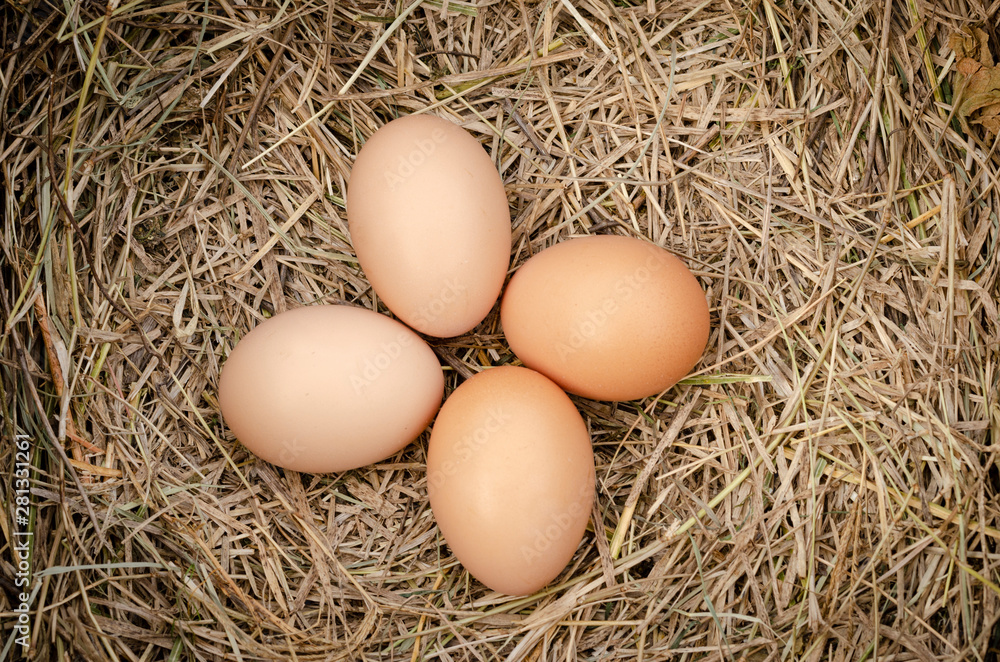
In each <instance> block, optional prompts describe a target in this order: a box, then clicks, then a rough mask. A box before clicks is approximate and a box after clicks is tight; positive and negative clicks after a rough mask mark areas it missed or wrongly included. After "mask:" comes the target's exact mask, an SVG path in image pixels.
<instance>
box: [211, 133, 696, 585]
mask: <svg viewBox="0 0 1000 662" xmlns="http://www.w3.org/2000/svg"><path fill="white" fill-rule="evenodd" d="M347 218H348V224H349V227H350V233H351V241H352V243H353V245H354V249H355V251H356V253H357V257H358V261H359V263H360V265H361V266H362V268H363V269H364V271H365V274H366V275H367V277H368V279H369V281H370V283H371V285H372V288H373V289H374V291H375V293H376V294H378V296H379V297H381V299H382V301H383V302H384V303H385V305H386V306H387V307H388V308H389V310H391V311H392V312H393V313H394V314H395V315H396V317H398V318H399V320H401V321H402V322H403V323H400V322H397V321H395V320H393V319H391V318H389V317H387V316H384V315H380V314H378V313H375V312H372V311H370V310H367V309H363V308H358V307H352V306H307V307H302V308H297V309H294V310H291V311H288V312H285V313H282V314H280V315H276V316H275V317H273V318H271V319H269V320H267V321H265V322H263V323H261V324H259V325H258V326H257V327H256V328H255V329H254V330H252V331H251V332H250V333H248V334H247V335H246V336H245V337H244V338H243V339H242V340H241V341H240V342H239V343H238V344H237V346H236V347H235V348H234V349H233V351H232V353H231V354H230V356H229V358H228V359H227V361H226V363H225V366H224V368H223V371H222V375H221V377H220V381H219V402H220V406H221V409H222V413H223V416H224V417H225V420H226V422H227V424H228V425H229V427H230V429H231V430H232V431H233V433H234V434H235V435H236V437H237V438H238V439H239V440H240V442H241V443H243V444H244V445H245V446H246V447H247V448H248V449H250V450H251V451H253V452H254V453H255V454H256V455H257V456H258V457H260V458H262V459H264V460H266V461H268V462H272V463H274V464H276V465H278V466H281V467H285V468H287V469H292V470H295V471H303V472H310V473H325V472H332V471H345V470H348V469H354V468H357V467H361V466H365V465H367V464H371V463H374V462H378V461H381V460H384V459H386V458H388V457H390V456H392V455H393V454H395V453H396V452H398V451H399V450H401V449H402V448H403V447H405V446H406V445H407V444H409V443H410V442H411V441H413V440H414V439H416V438H417V437H418V436H419V435H420V434H421V433H422V432H423V431H424V430H425V429H426V427H427V426H428V425H429V424H430V423H431V421H432V420H434V426H433V429H432V430H431V435H430V441H429V443H428V450H427V491H428V496H429V499H430V504H431V510H432V511H433V513H434V517H435V520H436V521H437V524H438V527H439V528H440V530H441V533H442V535H443V536H444V538H445V540H446V541H447V543H448V545H449V546H450V547H451V549H452V551H453V552H454V554H455V555H456V556H457V557H458V559H459V560H460V561H461V562H462V564H463V565H464V566H465V568H466V569H467V570H469V572H470V573H471V574H472V575H473V576H474V577H476V578H477V579H479V580H480V581H481V582H483V583H484V584H486V585H487V586H489V587H490V588H492V589H494V590H496V591H500V592H503V593H507V594H511V595H527V594H530V593H533V592H535V591H537V590H538V589H540V588H542V587H543V586H545V585H546V584H547V583H549V582H550V581H551V580H552V579H554V578H555V577H556V576H557V575H558V574H559V573H560V572H561V571H562V570H563V568H565V566H566V564H567V563H568V562H569V561H570V559H571V558H572V556H573V553H574V552H575V550H576V548H577V547H578V546H579V544H580V541H581V540H582V538H583V535H584V532H585V530H586V526H587V521H588V519H589V517H590V514H591V510H592V508H593V499H594V491H595V490H594V487H595V469H594V454H593V449H592V447H591V441H590V434H589V432H588V430H587V426H586V424H585V422H584V420H583V418H582V417H581V416H580V413H579V412H578V411H577V409H576V407H575V405H574V404H573V402H572V401H571V400H570V399H569V397H568V396H567V395H566V392H569V393H573V394H576V395H580V396H583V397H587V398H592V399H597V400H634V399H639V398H644V397H648V396H652V395H656V394H658V393H661V392H663V391H665V390H666V389H668V388H670V387H671V386H673V385H674V384H675V383H676V382H677V381H678V380H679V379H681V378H682V377H683V376H684V375H686V374H687V373H688V372H690V370H691V369H692V368H693V367H694V365H695V364H696V363H697V362H698V360H699V359H700V358H701V355H702V352H704V349H705V345H706V343H707V342H708V333H709V313H708V304H707V302H706V299H705V293H704V291H703V290H702V288H701V285H700V284H699V283H698V281H697V279H696V278H695V277H694V275H693V274H692V273H691V272H690V271H688V269H687V268H686V267H685V266H684V264H683V263H682V262H681V261H680V260H678V259H677V258H675V257H674V256H672V255H671V254H670V253H668V252H667V251H666V250H664V249H662V248H660V247H658V246H655V245H653V244H650V243H648V242H646V241H643V240H640V239H635V238H629V237H621V236H591V237H580V238H575V239H570V240H567V241H564V242H562V243H560V244H557V245H555V246H552V247H551V248H548V249H546V250H544V251H542V252H540V253H538V254H537V255H535V256H533V257H531V258H530V259H528V260H527V261H526V262H525V263H524V264H523V265H521V267H520V268H519V269H518V270H517V272H516V273H515V274H514V276H513V277H512V278H511V280H510V282H509V283H508V285H507V290H506V292H505V293H504V295H503V299H502V302H501V306H500V318H501V324H502V326H503V332H504V336H505V338H506V339H507V342H508V344H509V346H510V348H511V350H512V351H513V352H514V354H516V356H517V357H518V358H519V359H520V361H521V362H522V363H523V364H524V366H526V367H513V366H501V367H494V368H489V369H485V370H483V371H482V372H480V373H479V374H477V375H476V376H474V377H472V378H470V379H468V380H466V381H465V382H464V383H463V384H462V385H460V386H459V387H458V388H457V389H455V390H454V392H452V393H451V395H450V396H449V397H448V399H447V401H446V402H445V403H444V405H443V406H442V405H441V399H442V396H443V394H444V378H443V374H442V370H441V365H440V363H439V362H438V360H437V357H436V356H435V354H434V352H433V350H432V349H431V348H430V347H429V346H428V345H427V343H426V342H425V341H424V340H423V339H422V338H421V337H420V336H419V335H418V334H417V333H415V332H414V330H416V331H418V332H420V333H423V334H425V335H428V336H435V337H441V338H447V337H453V336H457V335H460V334H463V333H466V332H468V331H470V330H471V329H473V328H474V327H475V326H476V325H477V324H479V323H480V322H481V321H482V320H483V319H484V318H485V317H486V315H487V314H488V313H489V311H490V310H491V309H492V308H493V306H494V305H495V303H496V301H497V299H498V298H499V296H500V292H501V289H502V288H503V283H504V280H505V278H506V275H507V270H508V267H509V261H510V253H511V225H510V216H509V210H508V206H507V197H506V193H505V191H504V186H503V182H502V181H501V179H500V176H499V173H498V172H497V170H496V167H495V166H494V164H493V161H492V160H491V159H490V157H489V156H488V155H487V154H486V152H485V150H483V148H482V146H481V145H480V144H479V143H478V142H477V141H476V140H475V139H474V138H473V137H472V136H471V135H470V134H468V133H467V132H466V131H465V130H464V129H462V128H461V127H459V126H457V125H455V124H453V123H451V122H449V121H447V120H444V119H441V118H437V117H432V116H427V115H411V116H407V117H403V118H400V119H397V120H394V121H392V122H390V123H388V124H387V125H385V126H384V127H382V128H381V129H379V130H378V131H377V132H375V134H374V135H373V136H372V137H371V138H370V139H369V140H368V142H367V143H366V144H365V146H364V147H363V148H362V150H361V152H360V153H359V154H358V157H357V159H356V161H355V165H354V169H353V172H352V173H351V181H350V188H349V191H348V194H347ZM404 323H405V324H404ZM411 329H413V330H411ZM439 409H440V411H438V410H439ZM435 416H436V420H435Z"/></svg>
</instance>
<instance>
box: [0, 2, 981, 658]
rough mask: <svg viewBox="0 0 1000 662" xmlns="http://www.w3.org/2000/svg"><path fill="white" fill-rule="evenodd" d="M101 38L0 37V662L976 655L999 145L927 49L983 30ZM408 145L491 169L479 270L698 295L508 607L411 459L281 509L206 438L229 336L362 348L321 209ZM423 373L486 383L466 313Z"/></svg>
mask: <svg viewBox="0 0 1000 662" xmlns="http://www.w3.org/2000/svg"><path fill="white" fill-rule="evenodd" d="M109 7H110V11H106V10H105V6H104V5H103V4H102V3H97V2H82V1H75V2H69V1H67V2H65V3H55V2H52V0H28V1H26V2H20V1H17V0H5V2H4V4H3V8H2V9H0V42H2V44H3V46H2V48H3V51H2V57H0V91H2V96H0V101H2V103H0V120H2V122H3V125H2V130H0V179H2V190H3V197H2V201H3V227H2V238H0V241H2V249H3V253H2V255H3V257H2V260H3V263H2V269H3V272H2V279H0V301H2V311H3V313H2V317H3V320H4V327H3V336H2V339H0V373H2V375H3V379H2V382H0V384H2V386H0V388H2V389H3V390H2V396H3V397H2V398H0V402H2V407H3V409H2V411H0V414H2V416H3V423H2V433H3V439H4V443H3V446H2V449H3V451H2V458H3V467H4V470H5V472H6V474H7V476H9V477H10V478H8V479H7V480H8V481H9V482H10V488H8V485H5V486H4V489H3V490H0V494H3V495H4V505H5V506H6V507H5V510H4V514H5V517H4V518H3V519H2V522H0V524H2V526H0V528H2V534H3V537H4V541H5V547H4V548H3V559H2V562H0V566H2V573H0V576H2V577H3V580H2V582H0V583H2V585H3V587H4V591H2V592H0V611H2V612H3V614H2V618H3V623H4V632H5V633H7V632H10V631H11V630H9V629H8V625H7V624H8V623H10V624H13V623H14V621H15V617H14V610H15V609H16V608H17V606H18V599H19V598H18V592H19V591H20V590H22V589H20V588H18V587H17V586H16V584H15V581H14V580H15V577H16V571H17V561H16V558H15V554H14V549H13V545H14V544H16V542H17V540H18V538H17V537H15V533H16V532H18V531H22V530H30V531H31V532H32V533H33V538H32V539H33V541H34V545H33V547H32V549H31V565H32V568H33V571H34V575H33V578H32V584H31V588H32V590H33V595H32V601H31V612H30V624H31V627H30V630H31V635H30V637H31V639H30V641H31V649H30V651H27V652H25V651H24V650H23V649H22V648H21V647H20V646H19V645H17V644H16V643H14V641H13V638H5V639H4V641H3V644H2V645H3V646H7V648H5V649H2V650H3V651H5V652H4V654H3V655H0V658H2V657H11V658H13V659H17V658H18V656H22V655H23V656H24V657H25V659H35V660H59V661H63V660H121V661H140V660H141V661H143V662H145V661H147V660H161V659H166V660H245V661H250V660H299V661H306V660H310V661H319V660H338V659H386V660H390V659H391V660H417V659H441V660H459V659H473V660H492V659H507V660H564V659H574V658H578V659H630V660H631V659H638V660H647V661H650V660H665V659H703V660H714V659H720V660H722V659H724V660H748V661H749V660H755V661H756V660H821V659H831V660H860V659H878V660H909V659H917V660H925V661H927V660H945V659H949V660H951V659H984V657H992V658H994V659H995V656H996V651H995V649H993V650H991V648H990V647H991V646H996V645H997V642H998V641H1000V637H998V636H997V635H995V634H994V632H995V626H996V623H997V618H998V615H1000V612H998V609H1000V588H998V586H997V582H998V565H1000V556H998V553H997V538H998V536H1000V531H998V529H1000V514H998V511H997V507H996V505H995V504H996V497H997V492H998V488H1000V471H998V468H997V451H996V444H997V443H998V440H1000V396H998V392H1000V349H998V347H1000V326H998V314H997V298H998V293H1000V286H998V279H1000V258H998V241H1000V240H998V238H1000V221H998V216H997V214H998V210H1000V187H998V172H1000V150H998V148H997V142H996V139H995V138H994V137H992V136H990V135H989V134H987V133H986V132H985V130H984V128H983V126H979V125H975V124H973V125H971V126H972V128H971V129H968V132H967V131H966V127H968V126H970V125H968V124H963V123H962V122H960V121H959V120H960V119H963V118H958V117H956V116H955V115H954V113H953V112H952V108H954V107H956V103H957V102H958V100H956V98H955V95H956V84H955V77H954V73H955V71H954V64H955V58H954V55H953V54H952V52H951V50H950V49H949V48H948V46H947V44H948V40H949V37H950V36H951V35H952V34H954V33H955V32H956V31H958V30H960V29H962V28H964V27H967V26H972V25H979V26H980V27H983V28H984V29H985V30H986V32H987V33H988V36H989V39H990V43H991V44H992V47H993V48H994V50H996V49H997V48H998V47H1000V34H998V32H997V29H996V26H997V24H998V23H997V16H998V14H997V12H998V3H996V2H994V3H992V4H989V3H987V2H983V1H982V0H941V1H940V2H934V3H931V2H926V1H922V0H907V1H906V2H903V1H902V0H897V1H896V2H892V1H891V0H887V1H886V2H885V3H872V2H858V3H855V2H850V3H846V4H840V3H836V2H830V1H828V0H803V2H798V3H789V2H777V3H774V2H768V1H767V0H765V1H763V2H756V1H753V2H745V3H736V2H728V1H726V0H719V1H717V2H712V1H701V0H679V1H677V2H670V3H657V2H655V1H653V0H649V1H646V2H634V3H631V4H630V3H626V2H614V3H605V2H596V1H595V0H581V1H579V2H566V1H565V0H561V1H554V0H553V1H551V2H545V3H525V2H521V1H520V0H491V1H489V2H479V3H473V2H451V3H450V4H448V5H447V6H446V7H442V3H441V1H440V0H437V1H435V0H424V1H423V2H421V1H419V0H416V1H414V2H411V3H395V4H394V3H386V2H362V1H360V0H359V1H357V2H353V3H347V4H342V3H334V2H330V3H319V2H292V3H284V2H259V3H246V2H243V1H242V0H237V1H235V2H215V1H214V0H205V1H203V2H195V1H192V0H179V1H178V2H174V3H172V4H169V5H161V4H159V3H143V2H134V3H120V2H112V3H110V6H109ZM404 12H408V15H407V16H406V17H405V19H403V20H399V19H397V18H396V17H402V16H403V14H404ZM938 83H940V85H939V84H938ZM410 112H433V113H437V114H441V115H444V116H446V117H449V118H451V119H452V120H454V121H456V122H459V123H461V124H462V125H463V126H465V127H466V128H467V129H468V130H469V131H471V132H472V133H473V134H474V135H475V136H476V137H477V138H478V139H480V140H481V141H482V142H483V144H484V146H485V147H486V148H487V149H488V150H489V152H490V153H491V154H492V155H493V156H494V159H495V161H496V163H497V165H498V166H499V168H500V171H501V173H502V175H503V178H504V181H505V183H506V186H507V191H508V194H509V198H510V205H511V212H512V217H513V227H514V236H515V241H514V250H513V254H512V259H513V265H515V266H516V265H517V264H520V263H521V262H523V261H524V260H525V259H526V258H527V256H529V255H530V254H533V253H535V252H537V251H538V250H541V249H542V248H544V247H545V246H548V245H550V244H552V243H554V242H556V241H559V240H560V239H563V238H565V237H568V236H571V235H577V234H586V233H596V232H604V233H620V234H631V235H638V236H644V237H648V238H649V239H651V240H652V241H655V242H657V243H659V244H662V245H664V246H666V247H667V248H669V249H670V250H672V251H674V252H675V253H677V254H678V255H681V256H683V257H684V258H685V259H686V260H687V261H688V263H689V264H690V265H691V266H692V267H693V269H694V270H695V271H696V272H697V274H698V276H699V277H700V278H701V279H702V282H703V283H704V285H705V287H706V288H707V291H708V293H709V297H710V302H711V307H712V320H713V332H712V337H711V340H710V344H709V348H708V350H707V353H706V356H705V359H704V360H703V362H702V364H701V365H700V366H699V368H698V370H697V372H696V373H695V374H694V375H692V376H691V377H690V378H688V379H687V380H685V381H684V382H683V383H682V384H680V385H678V386H677V387H675V388H674V389H672V390H671V391H669V392H668V393H666V394H665V395H664V396H663V397H662V398H659V399H657V398H650V399H648V400H646V401H643V402H639V403H635V402H631V403H617V404H612V403H599V402H590V401H585V400H580V399H577V400H576V402H577V404H578V405H579V407H580V409H581V411H582V412H583V414H584V416H585V418H586V420H587V422H588V425H589V426H590V429H591V431H592V434H593V440H594V445H595V449H596V455H597V462H598V478H599V480H598V483H599V484H598V491H599V494H598V499H597V504H598V505H597V508H596V510H595V513H594V518H593V522H594V526H593V527H592V529H591V531H590V532H588V534H587V536H586V538H585V540H584V542H583V544H582V545H581V546H580V548H579V550H578V551H577V554H576V556H575V557H574V559H573V561H572V563H571V564H570V565H569V567H568V568H567V569H566V571H565V572H564V573H563V574H562V575H561V576H560V577H559V579H558V580H557V581H556V582H554V583H553V584H552V585H551V586H550V587H548V588H547V589H545V590H544V591H542V592H540V593H538V594H537V595H533V596H529V597H527V598H517V599H513V598H509V597H505V596H501V595H496V594H493V593H491V592H489V591H488V590H486V589H485V588H484V587H483V586H482V585H480V584H478V583H477V582H476V581H474V580H472V579H470V578H469V576H468V575H467V573H465V572H464V571H463V570H462V568H461V566H460V565H459V564H458V562H457V561H456V559H455V558H454V557H453V556H452V555H451V554H450V552H449V550H448V548H447V546H446V545H444V543H443V541H442V539H441V536H440V535H439V533H438V531H437V528H436V527H435V525H434V522H433V518H432V516H431V512H430V510H429V509H428V507H427V499H426V489H425V471H424V448H425V442H426V439H425V438H421V439H420V440H418V442H417V443H414V444H412V445H411V446H410V447H408V448H407V449H406V450H405V451H404V452H403V453H401V454H399V455H398V456H396V457H394V458H392V459H390V460H388V461H386V462H383V463H381V464H379V465H377V466H374V467H369V468H365V469H361V470H358V471H353V472H348V473H346V474H342V475H330V476H311V475H301V476H300V475H297V474H294V473H290V472H283V471H281V470H279V469H276V468H274V467H272V466H269V465H266V464H263V463H261V462H259V461H257V460H255V458H254V457H253V456H251V455H250V454H248V453H247V451H246V450H245V449H243V448H242V447H241V446H240V445H239V444H237V443H236V442H235V440H234V439H233V437H232V435H231V434H230V433H229V432H228V430H227V428H226V427H225V426H224V425H223V423H222V422H221V420H220V416H219V410H218V403H217V400H216V397H215V385H216V383H217V378H218V374H219V366H220V364H222V363H223V361H224V360H225V357H226V355H227V354H228V352H229V351H231V349H232V347H233V345H234V344H235V343H236V341H237V340H238V339H239V337H241V335H242V334H244V333H246V331H247V330H248V329H250V328H252V327H253V326H254V325H255V324H257V323H258V322H259V321H260V320H261V319H263V318H264V317H265V316H267V315H269V314H272V313H274V312H275V311H280V310H283V309H285V308H288V307H294V306H299V305H305V304H314V303H336V302H350V303H353V304H355V305H361V306H365V307H369V308H378V309H379V310H383V312H384V308H381V307H379V304H378V302H377V300H376V299H375V297H374V296H373V293H372V292H371V290H370V289H369V287H368V285H367V282H366V280H365V277H364V275H363V274H362V273H361V272H360V271H359V269H358V266H357V263H356V260H355V258H354V256H353V253H352V250H351V246H350V243H349V241H348V238H347V227H346V222H345V217H344V206H343V195H344V185H345V181H346V180H347V178H348V175H349V173H350V167H351V162H352V159H353V156H354V155H355V154H356V153H357V151H358V149H359V146H360V145H361V144H362V143H363V141H364V140H365V138H366V137H367V136H369V135H371V133H372V132H373V131H374V130H375V129H376V128H377V127H379V126H380V125H382V124H383V123H384V122H385V121H387V120H388V119H390V118H392V117H394V116H396V115H397V114H402V113H410ZM433 344H434V346H435V348H436V351H438V353H439V354H440V356H441V357H442V362H443V363H444V364H445V365H447V366H448V369H449V372H448V375H449V377H448V383H449V388H451V387H454V385H456V384H457V383H458V382H460V381H461V379H462V378H463V377H464V376H467V375H469V374H472V373H474V372H476V371H478V370H479V369H480V368H481V367H482V366H484V365H492V364H499V363H506V362H510V361H512V360H513V357H512V356H511V355H510V352H509V350H507V348H506V347H505V344H504V342H503V336H502V334H501V332H500V328H499V324H498V316H497V314H496V310H494V312H493V314H491V315H490V316H489V317H488V318H487V320H486V321H485V322H484V323H483V324H482V325H481V326H480V327H478V328H477V329H476V331H475V333H472V334H470V335H468V336H466V337H462V338H457V339H452V340H444V341H435V342H434V343H433ZM692 403H693V404H692ZM20 434H23V435H27V437H24V438H25V439H28V440H29V441H30V442H31V444H30V445H31V448H32V451H31V461H32V464H33V466H34V470H33V471H34V473H33V474H32V482H31V502H32V517H31V520H30V523H29V524H27V525H22V524H21V523H19V522H18V521H16V519H15V514H14V513H15V505H16V502H15V492H14V489H13V480H14V478H13V476H14V473H15V467H16V466H17V465H16V462H17V456H16V454H15V445H14V444H13V443H11V441H12V440H13V439H14V438H15V435H20ZM595 531H596V533H595Z"/></svg>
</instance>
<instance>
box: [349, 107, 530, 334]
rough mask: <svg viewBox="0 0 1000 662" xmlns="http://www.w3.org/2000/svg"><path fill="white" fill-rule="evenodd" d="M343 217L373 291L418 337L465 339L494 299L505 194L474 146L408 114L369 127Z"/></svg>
mask: <svg viewBox="0 0 1000 662" xmlns="http://www.w3.org/2000/svg"><path fill="white" fill-rule="evenodd" d="M347 220H348V225H349V228H350V233H351V243H352V244H353V246H354V250H355V252H356V254H357V257H358V262H359V263H360V264H361V267H362V268H363V269H364V272H365V274H366V276H367V277H368V280H369V282H370V283H371V285H372V288H373V289H374V290H375V292H376V293H377V294H378V295H379V296H380V297H381V298H382V300H383V302H384V303H385V305H386V306H387V307H388V308H389V310H391V311H392V312H393V313H394V314H395V315H396V316H397V317H398V318H399V319H401V320H402V321H403V322H405V323H406V324H408V325H409V326H411V327H413V328H414V329H416V330H417V331H420V332H421V333H425V334H427V335H431V336H437V337H441V338H446V337H451V336H456V335H460V334H462V333H465V332H467V331H469V330H471V329H472V328H473V327H475V326H476V325H477V324H479V322H481V321H482V320H483V318H485V317H486V315H487V314H488V313H489V312H490V309H492V308H493V305H494V304H495V303H496V301H497V299H498V298H499V296H500V290H501V288H502V287H503V281H504V278H505V277H506V274H507V267H508V265H509V263H510V247H511V229H510V211H509V207H508V205H507V195H506V192H505V191H504V187H503V181H502V180H501V179H500V174H499V173H498V172H497V169H496V167H495V166H494V165H493V161H492V160H491V159H490V157H489V156H488V155H487V154H486V151H485V150H484V149H483V147H482V145H480V144H479V142H478V141H476V139H475V138H473V137H472V135H471V134H469V133H468V132H467V131H465V129H463V128H461V127H460V126H458V125H457V124H454V123H453V122H449V121H448V120H445V119H442V118H440V117H434V116H432V115H407V116H404V117H400V118H399V119H396V120H393V121H391V122H389V123H388V124H386V125H385V126H383V127H382V128H380V129H379V130H378V131H376V132H375V133H374V134H373V135H372V137H371V138H369V139H368V141H367V142H366V143H365V145H364V147H362V148H361V151H360V153H359V154H358V157H357V159H356V160H355V163H354V168H353V170H352V171H351V178H350V183H349V185H348V189H347Z"/></svg>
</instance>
